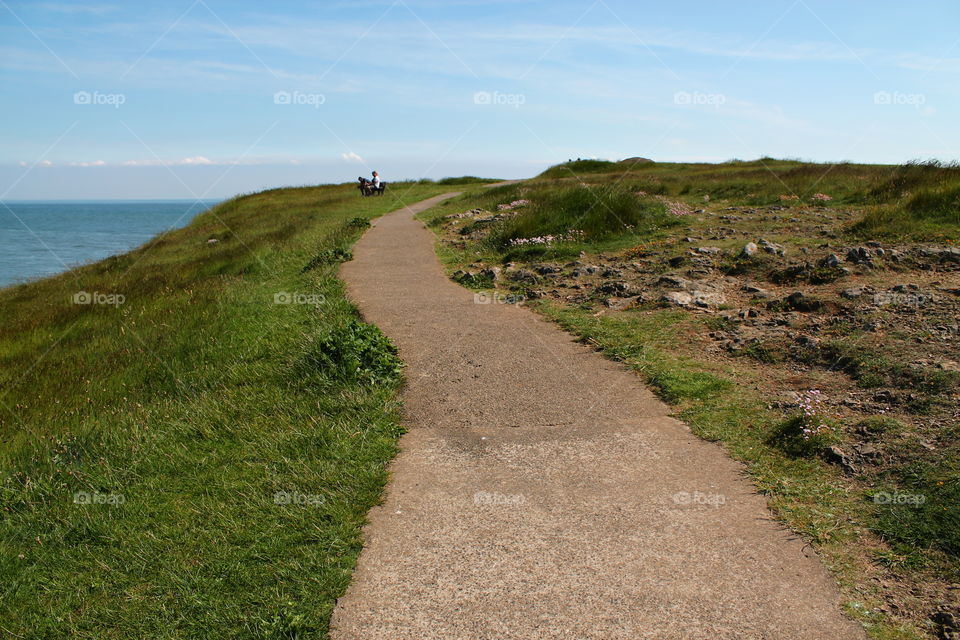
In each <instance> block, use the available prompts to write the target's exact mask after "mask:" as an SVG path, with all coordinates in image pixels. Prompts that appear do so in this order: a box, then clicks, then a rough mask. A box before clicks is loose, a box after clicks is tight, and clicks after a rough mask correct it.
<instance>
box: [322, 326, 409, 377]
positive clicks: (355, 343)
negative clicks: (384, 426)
mask: <svg viewBox="0 0 960 640" xmlns="http://www.w3.org/2000/svg"><path fill="white" fill-rule="evenodd" d="M304 363H305V364H306V365H307V366H308V367H309V368H310V369H315V370H319V371H320V372H321V373H323V374H324V375H326V376H328V377H330V378H332V379H334V380H337V381H349V382H354V381H356V382H361V383H366V384H394V383H396V382H398V381H399V379H400V375H401V373H402V371H403V363H402V361H401V360H400V358H399V357H398V356H397V348H396V347H395V346H394V345H393V343H392V342H390V339H389V338H387V337H386V336H385V335H383V333H381V331H380V329H378V328H377V327H375V326H374V325H372V324H366V323H364V322H360V321H359V320H356V319H352V320H350V321H349V322H348V323H347V324H346V325H342V326H339V327H337V328H335V329H333V330H332V331H330V332H329V333H327V334H325V335H323V336H321V337H320V339H319V340H317V342H316V343H315V345H314V346H313V348H312V349H311V351H310V353H308V354H307V355H306V357H305V358H304Z"/></svg>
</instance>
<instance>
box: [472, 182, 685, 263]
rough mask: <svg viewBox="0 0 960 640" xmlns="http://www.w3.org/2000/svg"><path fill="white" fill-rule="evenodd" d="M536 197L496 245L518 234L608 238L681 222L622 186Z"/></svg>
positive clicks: (499, 232) (505, 226)
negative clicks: (573, 233) (571, 234)
mask: <svg viewBox="0 0 960 640" xmlns="http://www.w3.org/2000/svg"><path fill="white" fill-rule="evenodd" d="M531 200H533V202H532V203H531V204H530V205H529V206H527V207H524V208H523V209H522V210H521V211H520V212H519V213H518V214H516V215H515V216H513V217H512V218H510V219H508V220H506V221H504V222H503V223H501V224H500V225H499V226H498V227H497V228H496V229H494V231H493V233H491V235H490V238H489V241H490V242H491V243H492V245H493V246H494V247H495V248H498V249H501V248H505V247H507V246H509V244H510V241H511V240H515V239H519V238H534V237H540V236H567V235H569V234H570V233H571V232H583V235H582V237H583V239H584V240H586V241H597V240H606V239H610V238H613V237H616V236H620V235H624V234H626V233H650V232H652V231H655V230H656V229H658V228H661V227H665V226H670V225H674V224H678V223H679V221H678V220H677V219H676V218H675V217H671V216H669V214H668V213H667V211H666V207H665V206H664V204H663V203H661V202H659V201H657V200H654V199H652V198H640V197H638V196H637V195H636V194H634V193H632V192H631V191H629V190H627V189H625V188H623V187H617V186H601V187H587V186H576V187H557V188H552V189H544V190H542V191H540V192H538V193H536V194H534V195H532V196H531Z"/></svg>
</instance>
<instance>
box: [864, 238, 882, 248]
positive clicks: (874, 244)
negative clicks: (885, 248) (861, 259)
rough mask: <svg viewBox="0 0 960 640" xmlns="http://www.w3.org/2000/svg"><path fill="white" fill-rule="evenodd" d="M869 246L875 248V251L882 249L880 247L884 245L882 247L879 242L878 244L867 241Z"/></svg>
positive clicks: (874, 241) (873, 241)
mask: <svg viewBox="0 0 960 640" xmlns="http://www.w3.org/2000/svg"><path fill="white" fill-rule="evenodd" d="M867 246H868V247H873V248H874V249H876V248H878V247H880V246H882V245H881V244H880V243H879V242H877V241H876V240H868V241H867Z"/></svg>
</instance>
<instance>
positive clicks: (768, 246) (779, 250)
mask: <svg viewBox="0 0 960 640" xmlns="http://www.w3.org/2000/svg"><path fill="white" fill-rule="evenodd" d="M760 248H762V249H763V250H764V251H766V252H767V253H772V254H774V255H777V256H782V255H786V253H787V251H786V249H784V248H783V245H779V244H777V243H775V242H770V241H769V240H764V239H763V238H761V239H760Z"/></svg>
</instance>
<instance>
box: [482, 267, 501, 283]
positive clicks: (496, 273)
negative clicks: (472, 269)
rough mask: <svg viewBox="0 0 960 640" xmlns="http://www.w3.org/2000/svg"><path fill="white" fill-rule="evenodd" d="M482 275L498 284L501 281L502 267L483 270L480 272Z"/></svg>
mask: <svg viewBox="0 0 960 640" xmlns="http://www.w3.org/2000/svg"><path fill="white" fill-rule="evenodd" d="M480 275H481V276H482V277H484V278H487V279H488V280H492V281H493V282H496V281H497V280H499V279H500V267H490V268H489V269H483V270H481V271H480Z"/></svg>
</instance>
